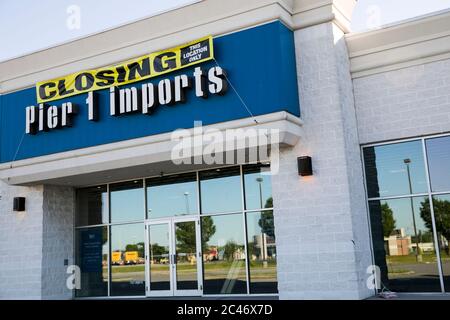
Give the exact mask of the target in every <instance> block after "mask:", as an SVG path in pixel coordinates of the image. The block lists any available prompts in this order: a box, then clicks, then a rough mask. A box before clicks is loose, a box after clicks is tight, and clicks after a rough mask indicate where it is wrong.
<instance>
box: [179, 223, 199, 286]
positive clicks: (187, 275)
mask: <svg viewBox="0 0 450 320" xmlns="http://www.w3.org/2000/svg"><path fill="white" fill-rule="evenodd" d="M196 223H197V222H196V221H186V222H177V223H175V259H176V267H175V271H176V286H175V288H176V289H177V290H198V274H197V233H196V228H195V225H196Z"/></svg>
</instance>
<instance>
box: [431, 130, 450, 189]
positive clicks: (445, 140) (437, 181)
mask: <svg viewBox="0 0 450 320" xmlns="http://www.w3.org/2000/svg"><path fill="white" fill-rule="evenodd" d="M426 146H427V154H428V166H429V168H430V180H431V189H432V190H433V192H442V191H445V192H446V191H450V137H442V138H436V139H430V140H427V141H426Z"/></svg>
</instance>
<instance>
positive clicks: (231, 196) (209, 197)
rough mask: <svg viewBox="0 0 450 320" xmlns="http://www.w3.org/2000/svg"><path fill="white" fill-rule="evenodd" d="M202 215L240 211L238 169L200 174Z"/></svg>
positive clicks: (239, 176) (240, 195)
mask: <svg viewBox="0 0 450 320" xmlns="http://www.w3.org/2000/svg"><path fill="white" fill-rule="evenodd" d="M200 188H201V193H200V195H201V205H202V213H219V212H237V211H242V210H243V208H242V191H241V190H242V189H241V175H240V168H239V167H233V168H223V169H216V170H210V171H202V172H200Z"/></svg>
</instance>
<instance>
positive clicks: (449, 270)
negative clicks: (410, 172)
mask: <svg viewBox="0 0 450 320" xmlns="http://www.w3.org/2000/svg"><path fill="white" fill-rule="evenodd" d="M433 208H434V217H435V221H436V233H437V236H438V245H439V252H440V254H441V262H442V271H443V274H444V286H445V291H446V292H450V248H449V241H450V194H447V195H440V196H434V197H433Z"/></svg>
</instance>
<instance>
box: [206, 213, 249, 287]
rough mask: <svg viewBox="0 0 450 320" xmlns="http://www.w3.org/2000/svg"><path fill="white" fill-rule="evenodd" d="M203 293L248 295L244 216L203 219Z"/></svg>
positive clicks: (234, 215) (233, 215) (235, 215)
mask: <svg viewBox="0 0 450 320" xmlns="http://www.w3.org/2000/svg"><path fill="white" fill-rule="evenodd" d="M201 221H202V223H201V226H202V251H203V273H204V276H203V284H204V288H203V292H204V293H205V294H230V293H231V294H236V293H247V281H246V272H245V259H246V254H245V243H244V241H245V238H244V230H243V221H242V214H232V215H223V216H212V217H202V220H201Z"/></svg>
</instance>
